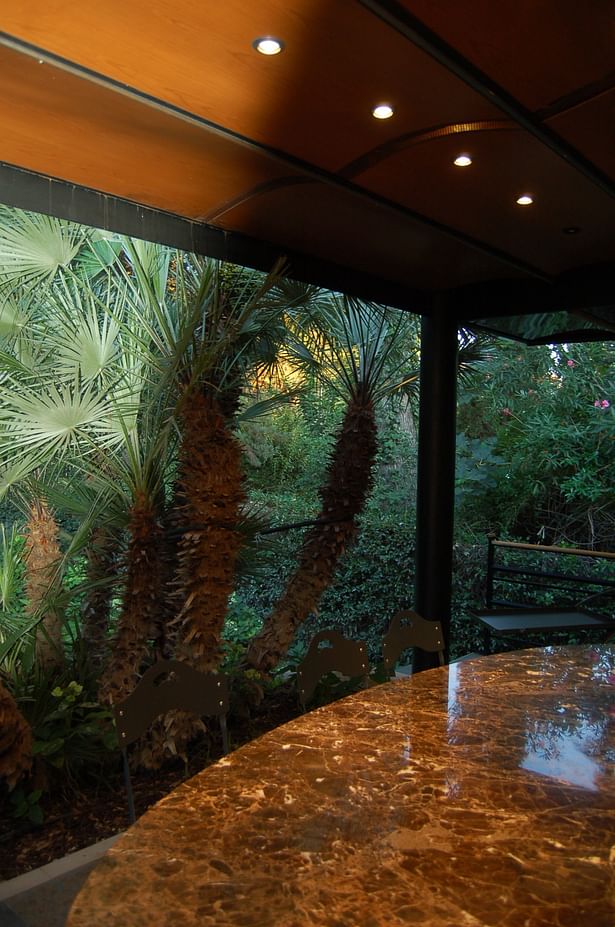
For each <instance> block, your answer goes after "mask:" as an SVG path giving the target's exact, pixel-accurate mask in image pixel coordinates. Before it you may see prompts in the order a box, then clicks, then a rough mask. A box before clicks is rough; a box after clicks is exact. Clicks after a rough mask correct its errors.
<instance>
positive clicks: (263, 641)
mask: <svg viewBox="0 0 615 927" xmlns="http://www.w3.org/2000/svg"><path fill="white" fill-rule="evenodd" d="M320 313H321V317H320V325H319V326H318V327H315V325H314V323H313V322H312V324H310V325H308V327H307V328H306V329H304V331H303V337H302V340H303V344H304V346H305V347H307V348H308V349H309V351H310V354H312V355H316V357H317V359H318V361H319V371H320V374H319V375H320V377H321V378H322V379H324V380H325V381H326V382H327V383H328V384H329V385H330V386H333V387H334V389H335V390H336V391H337V392H338V394H339V395H341V396H342V397H343V398H344V400H345V404H346V405H345V414H344V418H343V421H342V423H341V426H340V428H339V430H338V432H337V435H336V440H335V446H334V449H333V452H332V454H331V457H330V460H329V464H328V467H327V471H326V477H325V482H324V485H323V487H322V489H321V492H320V498H321V508H320V513H319V515H318V518H317V524H315V525H314V526H313V527H312V528H311V529H310V530H309V531H308V532H307V534H306V535H305V537H304V540H303V544H302V547H301V551H300V554H299V563H298V565H297V568H296V570H295V572H294V573H293V574H292V576H291V577H290V579H289V581H288V583H287V586H286V589H285V591H284V593H283V595H282V597H281V598H280V600H279V601H278V602H277V604H276V606H275V607H274V609H273V611H272V612H271V614H270V615H269V616H268V617H267V618H266V619H265V622H264V625H263V628H262V630H261V631H260V633H259V634H258V635H257V636H256V637H255V638H253V640H252V641H251V642H250V645H249V648H248V652H247V660H248V662H249V663H250V664H251V665H252V666H253V667H255V668H256V669H258V670H261V671H268V670H271V669H273V668H274V667H275V666H276V665H277V664H278V662H279V661H280V659H281V658H282V657H283V656H284V655H285V654H286V652H287V651H288V648H289V646H290V644H291V643H292V641H293V638H294V636H295V633H296V630H297V628H298V627H299V625H300V624H301V623H302V622H303V621H304V620H305V619H306V618H307V616H308V615H309V614H310V612H313V611H315V610H316V608H317V607H318V603H319V601H320V598H321V596H322V594H323V592H324V591H325V589H326V588H327V587H328V586H329V585H330V583H331V582H332V580H333V576H334V573H335V569H336V567H337V564H338V562H339V560H340V558H341V557H342V555H343V554H344V552H345V550H346V548H347V547H348V545H349V544H350V543H351V542H352V540H353V539H354V537H355V536H356V534H357V531H358V524H357V518H358V516H359V515H360V514H361V512H362V510H363V507H364V505H365V502H366V499H367V497H368V494H369V491H370V488H371V485H372V470H373V465H374V461H375V457H376V450H377V425H376V415H375V409H376V405H377V403H378V402H379V401H380V400H382V399H383V398H384V397H385V396H387V395H390V394H391V393H392V392H394V391H398V390H401V389H406V390H408V389H410V388H412V387H414V386H415V385H416V384H417V380H418V374H417V371H416V369H412V370H408V371H407V372H406V373H405V374H403V375H401V376H400V370H401V369H402V368H403V367H407V363H408V362H407V360H404V359H403V358H400V357H396V356H395V354H396V351H397V350H398V342H399V339H400V336H401V335H402V333H403V331H404V328H405V326H406V325H407V322H408V318H407V317H404V316H402V315H401V314H398V315H397V318H396V319H395V320H393V316H392V313H391V312H390V311H387V310H385V309H383V308H382V307H379V306H375V305H371V304H364V303H360V302H358V301H357V300H354V299H352V298H350V297H345V296H335V297H333V298H332V299H331V302H330V304H329V307H328V308H324V309H323V307H322V306H321V307H320ZM298 334H299V335H301V332H298Z"/></svg>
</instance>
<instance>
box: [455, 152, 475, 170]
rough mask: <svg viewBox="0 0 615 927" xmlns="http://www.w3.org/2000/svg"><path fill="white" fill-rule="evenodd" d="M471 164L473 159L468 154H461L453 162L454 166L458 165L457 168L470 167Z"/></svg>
mask: <svg viewBox="0 0 615 927" xmlns="http://www.w3.org/2000/svg"><path fill="white" fill-rule="evenodd" d="M471 163H472V158H471V157H470V155H468V154H460V155H458V156H457V157H456V158H455V160H454V161H453V164H456V165H457V167H469V166H470V164H471Z"/></svg>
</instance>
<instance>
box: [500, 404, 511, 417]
mask: <svg viewBox="0 0 615 927" xmlns="http://www.w3.org/2000/svg"><path fill="white" fill-rule="evenodd" d="M502 415H512V412H511V411H510V409H509V408H508V406H506V408H505V409H502Z"/></svg>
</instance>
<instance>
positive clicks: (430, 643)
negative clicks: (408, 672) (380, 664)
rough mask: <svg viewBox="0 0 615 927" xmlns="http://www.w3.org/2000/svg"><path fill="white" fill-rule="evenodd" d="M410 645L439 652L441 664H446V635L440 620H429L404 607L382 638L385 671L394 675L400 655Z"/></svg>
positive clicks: (431, 651) (392, 620) (395, 616)
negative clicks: (443, 633) (443, 634)
mask: <svg viewBox="0 0 615 927" xmlns="http://www.w3.org/2000/svg"><path fill="white" fill-rule="evenodd" d="M408 647H419V648H420V649H421V650H426V651H428V652H429V653H437V654H438V658H439V660H440V666H443V664H444V637H443V636H442V626H441V625H440V622H439V621H427V620H426V619H425V618H423V617H422V616H421V615H419V614H418V613H417V612H415V611H412V609H409V608H408V609H404V610H402V611H399V612H397V613H396V614H395V615H393V618H392V619H391V624H390V625H389V630H388V631H387V633H386V634H385V635H384V638H383V640H382V656H383V658H384V668H385V672H386V673H388V675H389V676H392V675H393V674H394V672H395V666H396V665H397V661H398V660H399V655H400V654H401V653H402V652H403V651H404V650H407V649H408Z"/></svg>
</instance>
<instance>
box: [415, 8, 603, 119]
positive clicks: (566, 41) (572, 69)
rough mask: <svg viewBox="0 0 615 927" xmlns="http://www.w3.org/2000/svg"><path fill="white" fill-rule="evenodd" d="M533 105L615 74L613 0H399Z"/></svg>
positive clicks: (540, 105) (551, 101)
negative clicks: (585, 1)
mask: <svg viewBox="0 0 615 927" xmlns="http://www.w3.org/2000/svg"><path fill="white" fill-rule="evenodd" d="M401 5H402V6H403V7H405V9H406V10H407V11H408V12H409V13H410V14H411V15H413V16H415V17H417V18H418V19H419V20H421V21H422V22H423V23H424V24H425V25H426V26H428V27H429V29H431V30H433V32H435V33H437V34H438V35H439V36H440V37H441V38H442V39H444V41H445V42H447V43H448V44H449V45H452V46H453V47H454V48H456V49H457V50H458V51H459V52H460V53H461V54H462V55H463V56H464V57H465V58H467V59H468V60H469V61H471V62H472V63H473V64H474V65H475V66H476V67H478V68H480V69H481V70H482V71H483V72H485V73H486V74H488V75H489V76H490V77H491V78H492V79H493V80H495V81H496V82H497V83H499V84H500V85H501V86H502V87H503V88H504V89H506V90H508V91H509V93H511V94H513V96H515V97H516V98H517V99H518V100H520V101H521V102H522V103H523V104H524V105H525V106H527V107H529V108H530V109H542V108H544V107H548V106H552V105H553V104H554V103H556V102H557V101H559V100H561V99H562V98H563V97H566V96H568V95H569V94H571V93H573V92H575V91H577V90H578V88H580V87H588V86H589V85H592V84H595V83H602V82H603V81H605V79H609V77H610V79H611V80H613V79H615V73H614V71H613V65H614V55H613V47H614V40H615V5H614V4H613V3H612V0H590V2H589V3H582V2H579V0H540V2H537V0H497V2H494V0H468V2H466V3H459V2H458V0H401Z"/></svg>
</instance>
